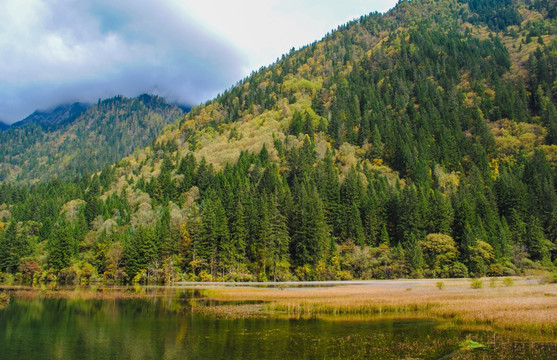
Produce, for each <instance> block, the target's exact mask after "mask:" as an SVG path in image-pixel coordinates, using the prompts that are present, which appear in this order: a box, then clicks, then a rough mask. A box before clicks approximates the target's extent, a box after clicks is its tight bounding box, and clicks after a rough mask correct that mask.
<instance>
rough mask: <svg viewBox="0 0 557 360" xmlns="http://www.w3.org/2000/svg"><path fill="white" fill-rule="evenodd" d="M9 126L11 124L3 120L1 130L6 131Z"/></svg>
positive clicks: (0, 123) (0, 122) (0, 124)
mask: <svg viewBox="0 0 557 360" xmlns="http://www.w3.org/2000/svg"><path fill="white" fill-rule="evenodd" d="M9 127H10V125H8V124H4V123H3V122H2V121H0V131H4V130H6V129H7V128H9Z"/></svg>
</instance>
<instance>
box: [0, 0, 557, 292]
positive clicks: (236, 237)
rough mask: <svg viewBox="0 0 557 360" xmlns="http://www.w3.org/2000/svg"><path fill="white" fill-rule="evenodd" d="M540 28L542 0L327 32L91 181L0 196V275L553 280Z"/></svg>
mask: <svg viewBox="0 0 557 360" xmlns="http://www.w3.org/2000/svg"><path fill="white" fill-rule="evenodd" d="M556 15H557V9H556V7H555V3H554V2H553V1H536V2H530V1H521V0H516V1H510V0H505V1H493V0H471V1H464V0H461V1H457V0H439V1H431V0H412V1H400V2H399V3H398V4H397V6H396V7H395V8H394V9H392V10H391V11H389V12H388V13H386V14H377V13H373V14H369V15H367V16H362V17H361V18H360V19H358V20H356V21H353V22H350V23H348V24H346V25H343V26H339V28H338V29H337V30H336V31H333V32H331V33H330V34H327V35H326V36H325V37H324V38H323V39H322V40H320V41H316V42H315V43H313V44H310V45H308V46H306V47H304V48H302V49H299V50H297V51H294V50H293V51H291V52H290V53H289V54H286V55H284V56H283V57H282V58H281V59H280V60H278V61H277V62H276V63H275V64H272V65H270V66H268V67H264V68H261V69H260V70H258V71H257V72H254V73H253V74H252V75H250V76H249V77H247V78H246V79H244V80H242V81H240V82H239V83H238V84H236V85H235V86H233V87H232V88H231V89H229V90H228V91H226V92H224V93H223V94H221V95H219V96H218V97H217V98H215V99H214V100H212V101H209V102H207V103H204V104H201V105H200V106H197V107H194V108H192V110H191V111H190V112H189V113H188V114H187V115H186V116H185V117H184V118H182V119H181V120H179V121H177V122H174V123H173V124H171V125H170V126H168V127H166V128H165V129H164V130H163V131H162V132H161V133H160V134H159V136H158V137H157V139H156V140H155V141H153V142H152V143H151V144H150V145H149V146H146V147H144V148H142V149H138V150H136V151H135V152H133V154H131V155H128V156H127V157H125V158H123V159H121V160H120V161H118V162H117V163H115V164H113V165H110V166H107V167H105V168H104V169H103V170H102V171H101V172H97V173H95V174H92V175H91V176H85V177H82V178H80V179H78V180H67V181H52V182H44V183H40V184H36V185H33V186H17V185H14V184H3V185H0V204H2V205H0V211H1V212H0V218H1V217H3V218H4V219H5V221H4V228H5V229H6V230H5V231H3V233H2V232H0V236H2V239H3V240H0V270H2V271H4V272H11V273H16V272H18V271H21V272H22V273H24V272H25V271H27V270H28V269H35V270H33V271H34V272H35V273H36V274H38V275H35V276H37V277H38V278H43V279H44V278H49V277H54V276H59V279H61V280H68V281H70V280H71V279H79V278H81V279H84V280H87V279H89V278H91V277H94V276H99V277H103V278H105V279H108V280H116V281H142V282H145V281H156V282H157V281H158V282H168V281H172V280H176V279H191V280H201V281H207V280H232V281H237V280H261V281H267V280H290V279H292V280H296V279H299V280H325V279H351V278H400V277H424V276H426V277H465V276H485V275H491V276H495V275H497V276H501V275H505V276H507V275H514V274H522V273H526V272H528V271H532V270H535V271H542V270H546V271H555V262H556V259H557V252H556V250H555V249H556V245H557V244H556V241H555V239H557V192H556V187H555V184H556V182H555V180H556V175H557V174H556V172H555V171H556V170H555V169H556V164H557V163H556V162H557V107H556V106H557V92H556V89H555V86H554V84H555V81H556V80H557V72H556V71H555V69H557V56H556V55H555V54H557V51H556V50H557V36H556V35H555V34H557V23H556V22H555V18H556ZM88 111H89V110H88ZM112 141H116V139H113V140H112ZM28 272H31V270H29V271H28Z"/></svg>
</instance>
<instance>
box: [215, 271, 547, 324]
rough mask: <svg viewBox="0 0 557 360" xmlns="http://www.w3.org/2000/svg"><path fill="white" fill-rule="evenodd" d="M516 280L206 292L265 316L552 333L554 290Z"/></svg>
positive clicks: (393, 282) (386, 283) (224, 289)
mask: <svg viewBox="0 0 557 360" xmlns="http://www.w3.org/2000/svg"><path fill="white" fill-rule="evenodd" d="M480 281H481V280H480ZM521 282H522V283H523V284H520V285H514V286H512V287H509V286H496V287H489V288H482V289H472V288H471V287H470V282H469V281H468V280H447V281H445V282H444V290H443V291H442V292H440V291H439V290H437V289H436V287H437V284H436V282H435V281H434V280H431V281H423V280H422V281H416V284H415V285H414V286H413V287H412V289H413V290H412V291H411V292H409V291H407V290H406V289H407V282H406V283H405V285H404V286H398V287H397V286H396V281H392V282H385V285H380V284H379V285H376V283H374V284H373V285H357V286H356V285H348V286H337V287H329V288H297V289H292V288H291V289H285V290H279V289H259V288H223V289H210V290H208V291H207V292H206V294H207V295H208V296H209V297H210V298H213V299H220V300H228V301H238V300H243V301H262V302H264V305H263V306H261V305H258V306H259V311H260V312H262V313H264V314H281V315H287V316H290V317H312V316H322V315H327V316H339V315H385V314H415V315H422V316H423V315H426V316H431V317H437V318H443V319H450V320H453V321H455V322H457V323H459V324H467V325H487V326H490V327H492V328H493V329H500V330H506V331H513V332H528V333H532V334H544V335H556V334H557V288H556V287H555V285H549V284H543V285H538V284H534V283H532V284H530V283H528V284H524V282H525V281H524V280H522V281H521ZM393 284H394V285H393ZM222 310H223V309H221V311H222ZM252 310H253V309H252ZM207 311H210V309H208V310H207ZM232 316H234V315H233V314H232Z"/></svg>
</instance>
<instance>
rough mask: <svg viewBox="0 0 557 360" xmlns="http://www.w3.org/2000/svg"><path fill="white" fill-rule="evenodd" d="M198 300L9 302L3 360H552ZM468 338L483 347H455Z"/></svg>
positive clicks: (485, 336)
mask: <svg viewBox="0 0 557 360" xmlns="http://www.w3.org/2000/svg"><path fill="white" fill-rule="evenodd" d="M198 296H199V292H198V291H192V290H182V291H181V292H173V293H170V294H168V295H166V296H162V297H161V296H159V297H153V298H141V299H137V298H134V299H103V300H99V299H92V300H83V299H73V300H72V299H60V298H44V297H40V296H39V297H16V296H12V298H11V299H10V303H9V305H7V306H6V307H5V308H3V309H0V359H2V360H4V359H95V360H101V359H245V360H251V359H280V360H288V359H405V358H406V359H440V358H444V359H449V358H452V359H484V358H485V359H501V358H507V359H557V345H555V344H552V343H549V342H542V343H537V342H519V341H517V340H516V339H514V340H511V339H505V338H503V337H501V336H500V335H498V334H495V333H493V332H486V331H469V330H464V329H460V328H458V327H457V326H454V325H451V324H450V323H447V322H440V321H436V320H432V319H425V320H424V319H405V318H399V319H392V318H391V319H385V318H357V319H354V318H342V317H341V318H336V319H326V320H324V319H310V320H288V319H280V318H247V319H222V318H217V317H214V316H211V315H204V314H201V313H199V312H196V311H192V309H191V307H192V305H193V304H195V303H196V301H195V298H196V297H198ZM213 306H218V305H216V304H214V305H213ZM466 339H472V340H475V341H479V342H482V343H484V344H487V345H489V347H488V349H486V350H475V351H461V350H459V346H458V344H459V343H461V342H462V341H464V340H466Z"/></svg>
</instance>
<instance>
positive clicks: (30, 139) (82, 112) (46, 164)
mask: <svg viewBox="0 0 557 360" xmlns="http://www.w3.org/2000/svg"><path fill="white" fill-rule="evenodd" d="M182 116H183V111H182V110H181V109H180V108H178V107H177V106H175V105H172V104H168V103H167V102H166V101H165V100H164V99H162V98H160V97H157V96H151V95H141V96H139V97H137V98H132V99H128V98H125V97H123V96H117V97H114V98H111V99H107V100H103V101H100V100H99V102H98V103H97V104H96V105H93V106H88V105H85V104H81V103H75V104H71V105H63V106H59V107H56V108H55V109H53V110H51V111H37V112H35V113H33V114H32V115H30V116H29V117H27V118H26V119H24V120H22V121H20V122H18V123H16V124H14V125H13V126H11V127H9V128H8V129H7V130H6V131H4V132H2V133H0V181H24V182H28V181H32V182H33V181H37V180H46V179H50V178H53V177H57V178H66V177H71V176H75V175H79V174H83V173H85V172H91V171H98V170H100V169H102V168H103V167H104V166H106V165H108V164H110V163H113V162H115V161H118V160H119V159H121V158H122V157H124V156H126V155H128V154H130V153H131V152H133V150H134V149H135V148H137V147H143V146H145V145H147V144H149V143H150V142H151V140H152V139H153V138H154V137H155V136H156V135H157V134H158V133H159V131H160V130H162V129H163V128H164V127H165V126H166V125H168V124H169V123H171V122H172V121H174V120H176V119H179V118H181V117H182Z"/></svg>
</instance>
